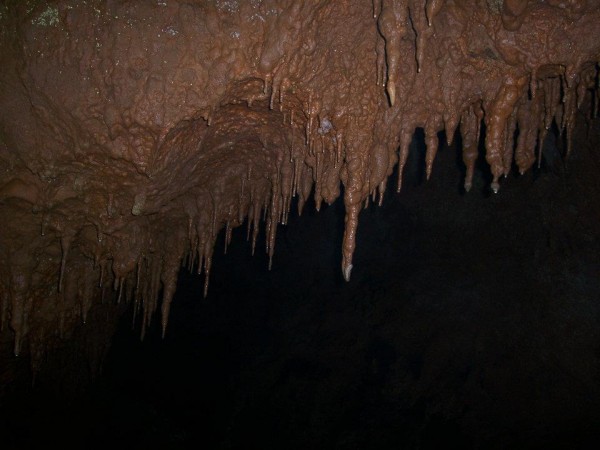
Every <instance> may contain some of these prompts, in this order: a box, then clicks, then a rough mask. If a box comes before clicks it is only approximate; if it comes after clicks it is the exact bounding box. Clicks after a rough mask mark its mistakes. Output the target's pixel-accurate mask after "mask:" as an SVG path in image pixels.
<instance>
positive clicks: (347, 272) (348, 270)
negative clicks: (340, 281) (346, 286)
mask: <svg viewBox="0 0 600 450" xmlns="http://www.w3.org/2000/svg"><path fill="white" fill-rule="evenodd" d="M352 267H353V266H352V264H348V265H347V266H346V267H344V268H343V272H344V280H346V281H350V276H351V275H352Z"/></svg>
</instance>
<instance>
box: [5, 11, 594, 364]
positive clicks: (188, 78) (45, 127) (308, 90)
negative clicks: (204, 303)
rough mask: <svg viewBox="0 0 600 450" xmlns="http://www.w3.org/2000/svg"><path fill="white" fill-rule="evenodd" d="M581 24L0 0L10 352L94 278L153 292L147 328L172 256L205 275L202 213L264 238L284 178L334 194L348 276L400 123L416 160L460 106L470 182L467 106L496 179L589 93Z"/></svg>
mask: <svg viewBox="0 0 600 450" xmlns="http://www.w3.org/2000/svg"><path fill="white" fill-rule="evenodd" d="M599 36H600V1H598V0H587V1H583V0H579V1H569V2H558V1H505V2H500V1H495V0H487V1H483V0H458V1H442V0H429V1H424V0H382V1H374V2H368V1H361V2H356V1H349V0H347V1H343V0H340V1H335V2H334V1H325V0H321V1H306V2H302V1H291V0H290V1H283V0H272V1H267V0H264V1H260V0H249V1H235V0H232V1H221V0H216V1H206V2H180V1H173V0H165V1H158V2H152V3H151V2H134V1H132V2H112V1H109V2H100V1H87V2H80V1H40V2H35V1H32V2H18V1H5V2H3V3H2V5H1V6H0V49H1V50H0V65H1V67H2V71H1V72H0V105H1V108H0V230H1V233H0V252H1V257H0V311H1V312H2V317H1V323H2V327H3V330H7V329H10V330H11V331H12V333H14V341H13V342H14V353H15V354H19V353H20V352H21V350H22V347H23V345H24V344H26V343H27V344H28V345H29V350H28V351H29V353H30V354H31V355H37V354H40V353H43V350H44V347H45V346H47V345H49V343H51V342H52V341H53V340H56V339H60V336H62V335H64V334H65V333H68V330H70V329H72V328H73V327H74V325H75V324H76V323H79V322H81V321H83V322H86V320H87V318H88V312H89V311H90V309H91V308H92V307H94V305H99V304H100V299H101V298H108V297H111V298H112V297H115V300H122V301H125V300H127V302H133V304H134V308H135V310H136V311H137V312H138V313H139V316H140V317H141V319H140V320H141V321H142V323H143V326H142V329H145V328H146V327H147V325H148V324H149V322H150V320H151V318H152V316H153V313H154V312H155V311H156V309H157V307H158V306H159V305H160V307H161V318H162V326H163V330H164V329H165V328H166V326H167V319H168V315H169V306H170V302H171V299H172V296H173V293H174V291H175V286H176V281H177V275H178V271H179V268H180V266H181V265H182V264H188V265H189V266H190V267H197V268H198V271H199V272H200V271H202V270H204V271H205V273H206V282H205V295H206V289H207V287H208V275H209V272H210V268H211V259H212V253H213V244H214V242H215V239H216V236H217V234H218V232H219V231H220V230H221V229H222V228H226V229H227V236H228V238H229V236H230V230H231V229H232V228H234V227H237V226H240V225H242V224H243V223H244V221H245V220H247V223H248V233H249V234H251V235H252V239H253V241H254V242H255V241H256V237H257V234H258V233H259V226H260V222H261V218H262V217H264V219H265V222H266V230H265V233H266V236H267V238H266V247H267V248H266V250H267V252H268V253H269V256H270V257H272V255H273V252H274V249H275V236H276V231H277V226H278V224H280V223H286V221H287V216H288V212H289V207H290V204H291V199H292V197H293V196H294V195H297V196H298V197H299V209H300V210H301V209H302V207H303V205H304V203H305V201H306V200H307V199H308V198H309V197H310V196H311V195H312V196H314V200H315V202H316V205H317V208H319V205H321V203H322V202H323V201H325V202H326V203H332V202H333V201H335V200H336V198H338V197H339V196H340V195H343V200H344V205H345V214H346V222H345V233H344V240H343V250H342V253H343V254H342V262H341V265H342V270H343V274H344V276H345V278H346V279H349V278H350V273H351V270H352V255H353V252H354V248H355V242H356V233H357V226H358V216H359V213H360V211H361V209H362V208H363V206H364V205H365V204H366V203H368V201H369V198H370V197H371V196H373V198H375V197H376V196H377V195H379V196H380V199H381V198H382V195H383V192H384V190H385V188H386V181H387V178H388V177H389V176H390V175H391V174H392V172H393V170H394V167H395V165H396V164H398V166H399V170H400V174H401V172H402V169H403V167H404V164H405V163H406V158H407V155H408V146H409V143H410V139H411V137H412V135H413V132H414V130H415V129H417V128H422V129H424V132H425V139H426V144H427V154H426V172H427V177H429V176H430V174H431V173H432V171H433V164H434V159H435V155H436V152H437V149H438V146H439V142H438V136H439V133H440V132H441V131H445V134H446V136H447V138H448V140H452V138H453V137H454V135H455V133H456V130H457V128H459V127H460V133H461V136H462V142H463V150H464V162H465V164H466V166H467V177H466V179H465V189H466V190H469V189H470V187H471V185H472V173H473V167H474V164H475V159H476V157H477V151H476V150H477V146H478V143H479V140H480V137H481V136H482V134H483V133H482V132H481V131H482V127H484V128H485V149H486V160H487V162H488V164H489V165H490V167H491V171H492V174H493V181H492V184H491V189H492V190H493V191H498V189H499V182H500V177H501V176H502V175H505V176H506V175H508V173H509V172H510V170H511V169H512V166H513V161H514V162H515V163H516V165H517V167H518V170H519V171H520V172H521V173H523V172H525V171H527V170H528V169H529V168H531V166H532V165H533V164H534V163H535V161H536V159H539V158H540V157H541V153H542V149H541V146H540V145H539V142H543V141H544V137H545V135H546V133H547V132H548V130H549V129H550V128H551V126H552V125H553V124H556V126H557V128H558V129H559V130H562V131H563V132H564V133H565V134H566V136H567V139H570V138H571V135H572V133H573V128H574V125H575V117H576V111H577V108H578V107H582V106H585V107H587V108H588V110H589V108H590V107H591V109H595V110H597V109H598V103H599V98H598V61H599V60H600V38H599ZM595 112H596V111H592V113H595ZM588 115H589V112H588ZM515 136H516V139H515ZM569 148H570V147H569ZM401 179H402V177H401V176H399V180H400V181H401ZM340 186H342V187H343V189H342V188H341V187H340ZM399 187H400V182H399V184H398V189H399ZM161 293H162V297H161V298H159V295H161ZM163 332H164V331H163ZM34 364H35V358H34Z"/></svg>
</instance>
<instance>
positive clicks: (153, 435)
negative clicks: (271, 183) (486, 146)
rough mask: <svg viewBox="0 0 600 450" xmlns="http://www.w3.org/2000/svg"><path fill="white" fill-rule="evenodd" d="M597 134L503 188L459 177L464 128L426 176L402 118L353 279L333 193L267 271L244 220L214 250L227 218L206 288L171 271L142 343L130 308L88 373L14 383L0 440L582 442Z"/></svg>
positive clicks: (552, 143)
mask: <svg viewBox="0 0 600 450" xmlns="http://www.w3.org/2000/svg"><path fill="white" fill-rule="evenodd" d="M598 132H599V128H598V123H597V122H596V123H595V127H594V128H592V129H591V132H589V133H588V134H587V135H586V131H585V129H584V127H581V128H580V129H579V131H578V134H577V138H576V140H575V145H574V152H573V153H572V154H571V155H570V156H569V159H568V160H567V161H566V162H565V161H563V159H562V157H561V156H560V154H561V153H564V146H563V144H562V139H557V138H556V137H555V136H554V135H550V137H549V138H548V139H547V141H546V143H545V148H544V159H543V161H542V165H541V168H539V169H534V170H532V171H530V172H529V173H527V174H525V175H524V176H518V175H510V178H511V179H510V180H509V181H510V182H506V183H505V184H504V186H503V189H502V191H501V192H500V193H499V194H497V195H495V194H492V193H491V192H490V191H489V187H488V186H489V179H491V175H490V172H489V169H488V168H487V165H485V164H480V165H479V166H478V167H477V172H476V176H475V180H474V189H472V190H471V192H470V193H468V194H467V193H465V192H464V191H463V190H462V188H461V183H462V179H463V172H464V166H463V165H462V162H461V161H460V156H459V150H458V149H459V148H460V142H455V145H454V146H451V147H448V146H446V145H443V146H441V147H440V151H439V155H438V159H437V160H436V168H435V170H436V176H435V177H433V178H432V179H431V180H430V181H427V182H426V181H425V180H424V177H423V176H422V174H423V167H424V143H423V135H422V133H416V135H415V137H414V138H413V143H412V145H411V153H410V158H409V162H408V165H407V168H408V170H407V172H406V174H405V182H404V187H403V190H402V192H401V193H400V194H396V193H395V192H393V189H390V190H388V192H387V193H386V195H385V200H384V202H383V206H381V207H378V206H376V205H371V206H369V208H368V209H366V210H364V211H363V212H362V214H361V218H360V221H361V222H360V226H361V232H360V234H359V236H358V245H357V250H356V255H355V262H356V266H357V269H356V271H355V272H354V273H353V278H352V280H351V281H350V282H349V283H346V282H345V281H344V280H343V278H342V275H341V273H340V272H339V269H338V255H339V253H340V248H341V234H342V233H341V230H343V205H342V204H341V202H340V201H337V202H336V203H334V204H333V205H331V206H326V207H324V208H322V209H321V211H320V212H316V211H315V209H314V204H310V205H308V207H307V208H306V209H305V210H304V213H303V215H302V216H301V217H298V215H297V213H294V214H292V216H291V217H290V220H289V223H288V224H287V226H282V227H281V229H280V231H279V235H278V237H277V252H276V254H275V259H274V264H273V268H272V270H271V271H268V270H267V269H266V267H267V265H268V257H267V255H265V254H264V252H262V251H257V254H256V255H255V256H254V257H252V256H251V255H250V245H249V244H248V243H246V242H245V229H244V228H245V227H240V228H238V229H236V230H234V231H233V241H232V244H231V245H230V246H229V248H228V250H227V254H226V255H224V254H223V251H222V249H223V247H224V237H223V234H224V232H223V231H222V232H221V234H220V237H219V239H218V241H217V245H216V251H215V260H214V266H213V267H214V270H213V273H212V275H211V287H210V291H209V295H208V297H207V298H206V299H203V298H202V284H203V280H202V277H199V276H196V275H193V274H190V273H189V272H187V271H185V270H182V272H181V273H180V277H179V282H178V289H177V293H176V296H175V300H174V301H173V305H172V308H171V317H170V325H169V329H168V332H167V335H166V337H165V338H164V339H162V338H161V330H160V324H159V321H158V320H154V323H153V325H152V327H151V328H150V330H149V332H148V333H147V335H146V337H145V339H144V340H143V341H140V339H139V334H140V333H139V324H138V325H137V328H136V329H134V330H132V325H131V324H132V313H131V308H129V309H128V310H127V312H126V313H125V314H124V316H123V318H122V319H121V322H120V323H119V326H118V330H117V333H116V335H115V338H114V339H113V344H112V347H111V349H110V351H109V353H108V357H107V359H106V362H105V364H104V366H103V368H102V371H101V374H100V375H98V376H97V377H96V378H95V379H94V380H93V381H92V382H91V383H90V384H89V385H88V384H85V383H84V386H83V387H80V386H79V387H77V388H75V387H74V385H72V384H71V383H72V380H73V378H74V377H75V378H76V377H77V376H81V374H80V373H78V374H77V375H71V376H70V377H66V378H63V379H56V378H55V379H52V378H51V377H47V378H44V377H43V375H44V373H43V372H42V374H41V375H40V376H39V378H38V379H36V382H35V384H34V385H33V387H32V386H31V382H32V380H31V377H22V378H21V379H20V380H19V381H18V382H14V383H12V384H11V385H10V386H9V388H8V390H7V393H6V395H5V397H4V399H3V400H2V401H3V405H2V408H1V411H0V418H1V422H0V435H2V436H3V439H2V443H3V445H2V447H3V448H5V449H11V448H15V449H17V448H40V447H41V446H49V445H52V444H57V445H60V446H61V447H62V448H70V447H74V448H107V447H108V446H114V445H117V444H118V445H119V446H121V445H123V446H125V445H127V446H134V447H138V448H192V447H193V448H239V449H243V448H255V447H256V448H259V447H260V448H336V449H350V448H361V449H366V448H374V449H375V448H449V447H450V448H453V447H456V448H595V446H594V444H595V443H597V442H598V439H599V438H600V431H599V430H600V331H599V330H600V304H599V303H598V301H597V300H598V298H599V297H600V260H599V259H598V254H600V242H599V241H598V236H599V235H600V234H599V233H598V219H599V218H600V191H599V190H598V189H599V188H598V183H597V182H596V178H595V177H596V176H597V175H596V174H597V173H598V170H597V169H598V165H599V164H600V157H599V154H598V151H597V148H598V144H599V142H600V141H599V140H598V135H599V134H598ZM441 141H442V142H444V140H443V139H442V140H441ZM482 151H483V149H482ZM481 159H483V158H480V160H481ZM395 177H396V174H394V176H393V177H392V178H391V179H390V180H389V181H388V183H391V184H392V185H394V183H395V180H394V178H395ZM292 210H293V211H294V208H292ZM261 239H263V240H264V236H263V237H261ZM261 244H262V243H260V242H259V247H258V248H261V247H260V245H261ZM85 326H89V325H82V326H81V327H85ZM23 370H24V369H23Z"/></svg>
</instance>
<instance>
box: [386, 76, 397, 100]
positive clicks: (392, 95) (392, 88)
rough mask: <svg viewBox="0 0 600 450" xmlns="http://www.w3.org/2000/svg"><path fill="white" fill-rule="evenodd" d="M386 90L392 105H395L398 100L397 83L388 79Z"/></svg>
mask: <svg viewBox="0 0 600 450" xmlns="http://www.w3.org/2000/svg"><path fill="white" fill-rule="evenodd" d="M386 91H387V93H388V97H389V100H390V106H394V103H395V102H396V85H395V83H394V81H390V80H388V82H387V84H386Z"/></svg>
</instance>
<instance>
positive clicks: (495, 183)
mask: <svg viewBox="0 0 600 450" xmlns="http://www.w3.org/2000/svg"><path fill="white" fill-rule="evenodd" d="M490 188H491V189H492V192H494V194H497V193H498V191H499V190H500V183H498V180H497V179H494V181H492V184H491V185H490Z"/></svg>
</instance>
